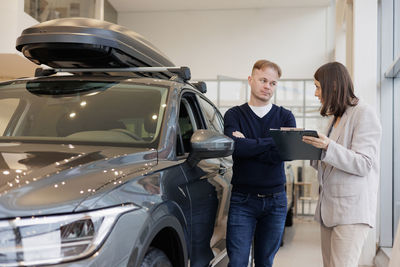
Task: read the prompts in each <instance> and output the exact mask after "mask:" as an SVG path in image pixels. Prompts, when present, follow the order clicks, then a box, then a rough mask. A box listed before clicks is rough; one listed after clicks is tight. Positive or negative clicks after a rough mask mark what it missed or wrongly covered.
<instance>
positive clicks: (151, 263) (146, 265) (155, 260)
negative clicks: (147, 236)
mask: <svg viewBox="0 0 400 267" xmlns="http://www.w3.org/2000/svg"><path fill="white" fill-rule="evenodd" d="M140 266H141V267H172V263H171V261H170V260H169V259H168V257H167V255H165V253H164V252H163V251H162V250H160V249H158V248H154V247H150V248H149V249H148V250H147V252H146V255H144V259H143V262H142V264H141V265H140Z"/></svg>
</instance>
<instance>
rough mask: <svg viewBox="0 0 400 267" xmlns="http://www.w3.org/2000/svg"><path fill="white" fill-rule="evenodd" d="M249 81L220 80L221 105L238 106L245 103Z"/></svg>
mask: <svg viewBox="0 0 400 267" xmlns="http://www.w3.org/2000/svg"><path fill="white" fill-rule="evenodd" d="M246 89H247V81H246V82H244V81H220V100H219V105H221V106H230V107H232V106H236V105H241V104H243V100H244V99H247V96H246Z"/></svg>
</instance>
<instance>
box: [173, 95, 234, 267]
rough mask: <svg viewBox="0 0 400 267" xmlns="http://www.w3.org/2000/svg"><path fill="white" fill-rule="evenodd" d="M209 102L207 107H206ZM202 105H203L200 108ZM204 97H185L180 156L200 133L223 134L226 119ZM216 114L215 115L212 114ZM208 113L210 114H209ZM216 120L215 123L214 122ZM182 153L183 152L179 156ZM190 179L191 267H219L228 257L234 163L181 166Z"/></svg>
mask: <svg viewBox="0 0 400 267" xmlns="http://www.w3.org/2000/svg"><path fill="white" fill-rule="evenodd" d="M202 101H205V103H202ZM200 103H202V104H200ZM206 103H207V104H208V105H210V103H209V102H207V101H206V100H205V99H203V98H202V97H201V96H197V94H196V93H194V92H186V93H184V94H183V95H182V97H181V101H180V111H179V132H180V134H179V135H178V148H177V153H178V154H179V153H180V154H181V155H185V154H186V155H187V154H188V153H190V149H191V148H190V137H191V135H192V134H193V132H194V131H195V130H197V129H210V130H214V131H217V132H220V133H222V132H223V129H222V116H221V115H220V114H219V113H217V115H216V114H215V111H216V109H215V108H214V107H213V106H212V105H211V106H203V105H205V104H206ZM211 110H213V112H214V114H211V113H212V112H211ZM207 112H208V113H207ZM213 116H218V117H215V121H213V122H212V121H210V120H211V118H212V117H213ZM179 151H181V152H179ZM181 167H182V170H183V171H184V173H185V175H186V178H187V188H188V191H189V195H190V202H191V214H190V218H187V221H188V226H189V229H190V230H189V232H190V239H191V249H190V262H191V266H195V267H197V266H209V265H210V264H212V265H216V264H217V263H218V262H219V261H220V260H221V259H223V258H224V256H225V257H226V249H225V235H226V218H227V211H228V207H227V203H228V199H229V191H230V178H231V174H232V173H231V160H229V159H225V158H212V159H207V160H202V161H200V162H199V163H198V164H196V165H195V166H191V165H190V164H188V163H187V162H185V163H184V164H182V165H181Z"/></svg>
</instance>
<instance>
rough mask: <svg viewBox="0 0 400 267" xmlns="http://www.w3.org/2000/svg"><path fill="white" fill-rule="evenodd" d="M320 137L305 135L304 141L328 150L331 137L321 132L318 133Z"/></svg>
mask: <svg viewBox="0 0 400 267" xmlns="http://www.w3.org/2000/svg"><path fill="white" fill-rule="evenodd" d="M318 137H319V138H316V137H312V136H306V135H304V136H303V142H304V143H307V144H310V145H312V146H315V147H316V148H322V149H323V150H327V149H328V146H329V142H330V141H331V139H329V138H328V137H327V136H326V135H324V134H321V133H318Z"/></svg>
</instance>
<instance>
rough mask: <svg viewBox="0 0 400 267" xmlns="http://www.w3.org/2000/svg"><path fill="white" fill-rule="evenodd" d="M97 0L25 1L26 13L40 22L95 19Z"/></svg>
mask: <svg viewBox="0 0 400 267" xmlns="http://www.w3.org/2000/svg"><path fill="white" fill-rule="evenodd" d="M95 4H96V1H95V0H85V1H81V0H62V1H60V0H25V3H24V11H25V12H26V13H28V14H29V15H31V16H32V17H33V18H35V19H36V20H38V21H39V22H43V21H47V20H52V19H59V18H69V17H85V18H94V17H95V14H94V11H95Z"/></svg>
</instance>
